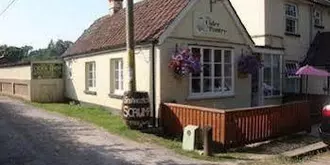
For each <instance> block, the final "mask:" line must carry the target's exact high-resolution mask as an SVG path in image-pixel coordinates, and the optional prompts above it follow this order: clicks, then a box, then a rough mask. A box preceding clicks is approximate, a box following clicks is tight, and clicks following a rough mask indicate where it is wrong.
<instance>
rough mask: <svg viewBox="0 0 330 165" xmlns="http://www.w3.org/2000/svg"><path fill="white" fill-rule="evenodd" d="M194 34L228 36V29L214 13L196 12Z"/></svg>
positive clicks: (211, 36) (217, 36)
mask: <svg viewBox="0 0 330 165" xmlns="http://www.w3.org/2000/svg"><path fill="white" fill-rule="evenodd" d="M193 22H194V35H195V36H200V37H208V38H222V39H227V38H228V30H227V29H226V28H225V27H224V26H223V25H224V24H225V22H221V21H220V20H219V19H218V18H214V17H213V16H212V13H200V12H195V13H194V20H193Z"/></svg>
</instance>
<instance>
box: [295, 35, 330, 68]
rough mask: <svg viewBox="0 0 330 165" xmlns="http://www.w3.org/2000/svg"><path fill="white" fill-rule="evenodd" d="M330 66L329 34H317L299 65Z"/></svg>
mask: <svg viewBox="0 0 330 165" xmlns="http://www.w3.org/2000/svg"><path fill="white" fill-rule="evenodd" d="M307 64H308V65H312V66H330V32H322V33H318V34H317V35H316V36H315V38H314V41H313V43H312V45H311V47H310V48H309V50H308V53H307V56H306V58H305V59H304V61H303V62H302V63H301V65H307Z"/></svg>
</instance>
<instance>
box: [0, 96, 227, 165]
mask: <svg viewBox="0 0 330 165" xmlns="http://www.w3.org/2000/svg"><path fill="white" fill-rule="evenodd" d="M0 130H1V131H0V146H1V150H0V164H1V165H22V164H24V165H45V164H47V165H60V164H61V165H106V164H111V165H115V164H148V165H149V164H150V165H152V164H154V165H162V164H182V165H188V164H189V165H190V164H191V165H194V164H196V165H197V164H208V163H209V162H204V161H199V160H194V159H190V158H187V157H184V156H179V155H176V154H175V153H173V152H172V151H170V150H167V149H165V148H162V147H159V146H156V145H152V144H140V143H137V142H133V141H130V140H127V139H123V138H120V137H118V136H114V135H111V134H109V133H107V132H106V131H104V130H102V129H100V128H98V127H95V126H93V125H91V124H88V123H85V122H82V121H78V120H75V119H72V118H68V117H65V116H62V115H60V114H57V113H51V112H46V111H43V110H40V109H37V108H35V107H32V106H30V105H25V104H24V103H22V102H21V101H18V100H14V99H10V98H7V97H4V96H0ZM223 164H232V163H223Z"/></svg>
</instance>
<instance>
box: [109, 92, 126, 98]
mask: <svg viewBox="0 0 330 165" xmlns="http://www.w3.org/2000/svg"><path fill="white" fill-rule="evenodd" d="M108 96H109V97H110V98H112V99H123V95H118V94H114V93H110V94H109V95H108Z"/></svg>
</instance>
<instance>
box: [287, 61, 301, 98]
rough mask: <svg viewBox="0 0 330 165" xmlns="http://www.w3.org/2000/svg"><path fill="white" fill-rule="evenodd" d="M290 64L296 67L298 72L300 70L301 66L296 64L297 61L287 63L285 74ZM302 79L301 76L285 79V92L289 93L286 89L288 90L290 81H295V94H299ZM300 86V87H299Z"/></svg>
mask: <svg viewBox="0 0 330 165" xmlns="http://www.w3.org/2000/svg"><path fill="white" fill-rule="evenodd" d="M288 64H291V65H296V69H297V70H298V68H299V64H298V62H295V61H286V62H285V70H286V71H285V72H286V73H287V65H288ZM300 79H301V76H299V75H295V76H286V77H285V81H284V82H285V88H284V89H285V90H284V89H283V90H284V92H288V91H287V90H286V89H288V81H295V82H294V84H295V89H294V91H295V92H294V93H299V92H300ZM297 86H298V87H297Z"/></svg>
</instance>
